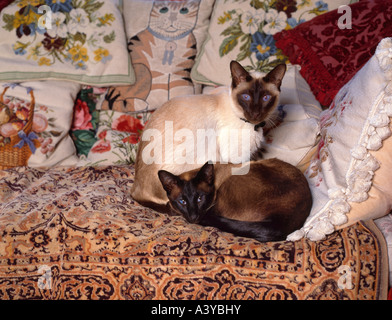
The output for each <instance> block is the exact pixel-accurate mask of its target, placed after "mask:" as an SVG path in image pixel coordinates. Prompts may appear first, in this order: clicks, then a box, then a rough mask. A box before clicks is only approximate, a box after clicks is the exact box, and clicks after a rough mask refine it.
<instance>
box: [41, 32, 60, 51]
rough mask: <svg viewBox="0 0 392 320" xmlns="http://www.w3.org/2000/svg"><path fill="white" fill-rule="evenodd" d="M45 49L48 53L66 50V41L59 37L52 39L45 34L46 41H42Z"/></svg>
mask: <svg viewBox="0 0 392 320" xmlns="http://www.w3.org/2000/svg"><path fill="white" fill-rule="evenodd" d="M42 44H43V46H44V48H45V49H46V50H48V51H51V50H61V49H63V48H64V45H65V40H64V39H63V38H59V37H54V38H53V37H51V36H50V35H49V34H47V33H45V39H44V40H42Z"/></svg>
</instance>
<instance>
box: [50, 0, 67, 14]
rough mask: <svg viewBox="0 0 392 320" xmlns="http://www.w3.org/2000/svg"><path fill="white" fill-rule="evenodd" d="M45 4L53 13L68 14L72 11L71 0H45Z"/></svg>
mask: <svg viewBox="0 0 392 320" xmlns="http://www.w3.org/2000/svg"><path fill="white" fill-rule="evenodd" d="M46 4H47V5H48V6H49V7H50V9H51V10H52V11H53V12H57V11H62V12H70V11H71V10H72V0H46Z"/></svg>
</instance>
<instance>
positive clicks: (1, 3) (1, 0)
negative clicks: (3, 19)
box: [0, 0, 14, 11]
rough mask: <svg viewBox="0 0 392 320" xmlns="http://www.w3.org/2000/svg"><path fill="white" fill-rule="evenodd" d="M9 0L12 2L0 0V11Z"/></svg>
mask: <svg viewBox="0 0 392 320" xmlns="http://www.w3.org/2000/svg"><path fill="white" fill-rule="evenodd" d="M11 2H14V1H13V0H0V11H1V10H2V9H3V8H4V7H6V6H8V5H9V4H10V3H11Z"/></svg>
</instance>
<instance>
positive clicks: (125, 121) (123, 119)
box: [112, 115, 144, 133]
mask: <svg viewBox="0 0 392 320" xmlns="http://www.w3.org/2000/svg"><path fill="white" fill-rule="evenodd" d="M143 128H144V126H143V125H142V123H141V122H140V120H139V119H137V118H134V117H131V116H129V115H122V116H120V117H119V118H118V119H116V120H114V121H113V123H112V129H113V130H118V131H125V132H133V133H137V132H140V131H141V130H143Z"/></svg>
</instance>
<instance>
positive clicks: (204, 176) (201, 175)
mask: <svg viewBox="0 0 392 320" xmlns="http://www.w3.org/2000/svg"><path fill="white" fill-rule="evenodd" d="M196 177H197V180H199V181H200V182H202V181H204V182H206V183H207V184H208V185H213V184H214V183H215V172H214V165H213V164H212V163H210V162H206V163H205V164H204V165H203V166H202V167H201V169H200V171H199V172H198V173H197V176H196Z"/></svg>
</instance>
